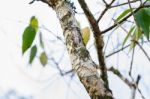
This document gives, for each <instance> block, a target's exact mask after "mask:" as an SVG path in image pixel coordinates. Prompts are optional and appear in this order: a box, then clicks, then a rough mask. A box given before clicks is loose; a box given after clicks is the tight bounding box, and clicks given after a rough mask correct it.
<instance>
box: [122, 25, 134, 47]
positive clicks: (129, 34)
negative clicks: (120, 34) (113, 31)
mask: <svg viewBox="0 0 150 99" xmlns="http://www.w3.org/2000/svg"><path fill="white" fill-rule="evenodd" d="M134 29H135V26H133V27H131V29H130V31H129V33H128V34H127V36H126V37H125V39H124V41H123V44H122V46H124V45H125V43H126V42H127V40H128V38H129V37H130V36H131V34H132V32H133V30H134Z"/></svg>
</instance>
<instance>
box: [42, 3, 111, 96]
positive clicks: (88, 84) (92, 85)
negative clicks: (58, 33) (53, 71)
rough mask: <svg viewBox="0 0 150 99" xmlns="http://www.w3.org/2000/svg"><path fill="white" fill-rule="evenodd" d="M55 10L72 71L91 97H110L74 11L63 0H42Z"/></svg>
mask: <svg viewBox="0 0 150 99" xmlns="http://www.w3.org/2000/svg"><path fill="white" fill-rule="evenodd" d="M43 1H44V2H45V3H47V4H48V5H52V6H51V7H52V8H53V9H54V10H55V12H56V14H57V17H58V19H59V21H60V24H61V27H62V29H63V35H64V38H65V41H66V47H67V50H68V53H69V55H70V60H71V63H72V67H73V69H74V71H75V72H76V73H77V75H78V77H79V79H80V81H81V82H82V84H83V85H84V87H85V88H86V90H87V92H88V94H89V95H90V97H91V98H92V99H104V98H107V99H112V98H113V96H112V93H111V92H110V91H108V90H107V88H106V87H105V85H104V82H103V80H102V79H101V78H100V77H99V75H98V72H97V69H96V67H97V65H96V64H95V63H94V62H93V61H92V59H91V57H90V55H89V52H88V51H87V49H86V47H85V45H84V44H83V40H82V37H81V30H80V28H79V26H78V23H77V20H76V19H75V16H74V11H73V9H72V7H71V6H70V4H69V3H68V2H66V1H65V0H43Z"/></svg>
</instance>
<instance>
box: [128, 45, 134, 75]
mask: <svg viewBox="0 0 150 99" xmlns="http://www.w3.org/2000/svg"><path fill="white" fill-rule="evenodd" d="M134 51H135V48H133V52H132V59H131V64H130V70H129V75H130V76H131V73H132V67H133V60H134Z"/></svg>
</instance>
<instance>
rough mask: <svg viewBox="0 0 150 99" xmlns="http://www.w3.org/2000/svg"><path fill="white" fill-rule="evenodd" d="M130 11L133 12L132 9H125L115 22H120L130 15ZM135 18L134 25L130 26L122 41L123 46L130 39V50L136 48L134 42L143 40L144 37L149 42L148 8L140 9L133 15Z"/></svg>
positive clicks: (149, 15)
mask: <svg viewBox="0 0 150 99" xmlns="http://www.w3.org/2000/svg"><path fill="white" fill-rule="evenodd" d="M131 11H134V9H126V10H125V11H124V12H122V13H121V14H120V15H119V16H118V17H117V19H116V21H117V22H119V21H120V20H122V19H123V18H124V17H125V16H126V15H128V14H129V13H131ZM134 18H135V23H136V24H135V25H134V26H132V27H131V28H130V30H129V32H128V34H127V36H126V37H125V39H124V41H123V45H124V44H125V43H126V42H127V40H128V38H129V37H131V38H132V40H131V41H132V42H131V48H134V47H135V46H136V42H138V40H140V39H143V37H146V38H147V40H149V36H150V8H142V9H140V10H139V11H137V12H136V13H134Z"/></svg>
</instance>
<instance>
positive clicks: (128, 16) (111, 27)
mask: <svg viewBox="0 0 150 99" xmlns="http://www.w3.org/2000/svg"><path fill="white" fill-rule="evenodd" d="M144 7H150V5H143V6H140V7H138V8H137V9H136V10H134V11H133V13H136V12H137V11H139V10H140V9H142V8H144ZM131 16H132V13H130V14H129V15H127V16H126V17H125V18H123V19H122V20H121V21H119V22H118V24H121V23H123V22H125V21H126V20H127V19H128V18H130V17H131ZM116 26H117V23H115V24H114V25H112V26H110V27H109V28H107V29H105V30H103V31H101V33H102V34H104V33H106V32H108V31H110V30H112V29H113V28H115V27H116Z"/></svg>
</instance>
